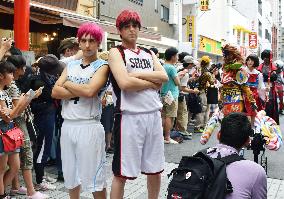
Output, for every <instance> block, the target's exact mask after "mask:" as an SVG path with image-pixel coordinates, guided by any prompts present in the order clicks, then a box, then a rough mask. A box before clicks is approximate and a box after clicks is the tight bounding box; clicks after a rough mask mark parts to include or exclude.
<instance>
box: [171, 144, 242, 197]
mask: <svg viewBox="0 0 284 199" xmlns="http://www.w3.org/2000/svg"><path fill="white" fill-rule="evenodd" d="M206 151H207V150H206V149H205V150H202V151H200V152H198V153H196V154H195V155H193V156H183V157H182V159H181V161H180V163H179V166H178V168H176V169H174V170H172V171H171V173H170V174H169V175H168V177H170V176H172V180H171V182H170V183H169V186H168V196H167V199H177V198H179V199H209V198H210V199H223V198H225V196H226V194H228V193H232V192H233V187H232V184H231V182H230V181H229V180H228V178H227V173H226V165H228V164H230V163H232V162H235V161H240V160H244V159H243V158H242V157H240V156H239V155H238V154H232V155H229V156H226V157H223V158H220V154H218V156H219V158H211V157H210V156H208V155H207V154H206ZM215 151H216V148H213V149H212V150H211V151H210V152H209V153H212V152H215Z"/></svg>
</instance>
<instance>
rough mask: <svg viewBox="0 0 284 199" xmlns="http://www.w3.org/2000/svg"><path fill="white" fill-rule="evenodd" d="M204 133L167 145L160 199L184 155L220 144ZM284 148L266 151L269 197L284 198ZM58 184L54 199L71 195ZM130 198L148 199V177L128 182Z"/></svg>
mask: <svg viewBox="0 0 284 199" xmlns="http://www.w3.org/2000/svg"><path fill="white" fill-rule="evenodd" d="M280 121H281V122H280V123H281V124H283V125H281V129H282V132H284V117H281V118H280ZM199 138H200V134H194V135H193V139H192V140H188V141H184V142H183V143H182V144H178V145H165V157H166V165H165V171H164V172H163V174H162V186H161V193H160V196H159V198H161V199H165V198H166V193H167V185H168V178H167V174H169V173H170V171H171V170H172V169H174V168H176V167H177V164H178V163H179V161H180V159H181V157H182V156H185V155H186V156H188V155H192V154H193V153H195V152H196V151H198V150H200V149H203V148H205V147H209V146H214V145H215V144H216V143H217V139H216V135H213V136H212V138H211V139H210V141H209V143H208V144H207V145H205V146H202V145H201V144H199ZM283 151H284V148H283V147H282V148H281V149H280V150H279V151H277V152H275V151H266V152H265V153H266V156H267V158H268V177H269V178H268V181H267V188H268V199H284V180H283V179H284V169H283V167H282V164H283V162H284V161H283V160H284V157H283ZM244 154H245V158H246V159H250V160H253V155H252V151H250V150H245V153H244ZM111 161H112V155H110V156H108V157H107V162H106V166H107V179H108V180H107V184H108V187H107V191H108V198H109V193H110V185H111V179H112V172H111ZM46 171H47V172H46V173H47V175H49V176H51V177H54V178H55V177H56V168H55V167H48V168H47V169H46ZM21 183H22V184H23V180H22V179H21ZM55 185H56V186H57V189H56V190H55V191H48V192H46V193H47V194H49V196H50V198H54V199H61V198H62V199H63V198H69V197H68V192H67V190H66V189H65V188H64V185H63V183H61V182H56V183H55ZM15 198H17V199H21V198H25V197H24V196H17V197H15ZM81 198H82V199H87V198H92V195H91V194H90V193H82V195H81ZM124 198H126V199H147V186H146V176H144V175H140V176H139V177H138V178H137V179H136V180H134V181H128V183H127V184H126V188H125V197H124Z"/></svg>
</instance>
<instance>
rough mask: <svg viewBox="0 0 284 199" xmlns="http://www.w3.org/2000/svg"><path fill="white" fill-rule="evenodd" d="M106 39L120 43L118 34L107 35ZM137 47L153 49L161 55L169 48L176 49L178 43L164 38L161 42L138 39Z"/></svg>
mask: <svg viewBox="0 0 284 199" xmlns="http://www.w3.org/2000/svg"><path fill="white" fill-rule="evenodd" d="M108 39H109V40H115V41H119V42H120V41H121V38H120V36H119V35H118V34H108ZM137 45H138V46H142V47H145V48H151V47H155V48H157V49H158V50H159V52H161V53H163V52H165V50H166V49H167V48H169V47H177V46H178V41H177V40H174V39H170V38H166V37H161V41H157V40H151V39H145V38H142V37H139V38H138V40H137Z"/></svg>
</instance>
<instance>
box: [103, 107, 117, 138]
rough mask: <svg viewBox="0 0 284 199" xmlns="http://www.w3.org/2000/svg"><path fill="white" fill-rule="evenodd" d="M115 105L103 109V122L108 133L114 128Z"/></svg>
mask: <svg viewBox="0 0 284 199" xmlns="http://www.w3.org/2000/svg"><path fill="white" fill-rule="evenodd" d="M113 114H114V105H113V104H111V105H107V106H106V107H105V108H103V111H102V116H101V122H102V125H103V126H104V129H105V132H106V133H111V132H112V127H113V120H114V116H113Z"/></svg>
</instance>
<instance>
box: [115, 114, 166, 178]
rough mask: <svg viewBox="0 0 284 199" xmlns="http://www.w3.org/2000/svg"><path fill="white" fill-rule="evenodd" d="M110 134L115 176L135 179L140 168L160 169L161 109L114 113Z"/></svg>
mask: <svg viewBox="0 0 284 199" xmlns="http://www.w3.org/2000/svg"><path fill="white" fill-rule="evenodd" d="M113 134H114V157H113V162H112V171H113V173H114V175H115V176H118V177H122V178H126V179H135V178H136V177H137V176H138V175H139V173H140V172H141V173H142V174H146V175H155V174H159V173H161V172H163V170H164V163H165V156H164V138H163V129H162V119H161V113H160V111H155V112H151V113H139V114H129V113H122V114H116V115H115V121H114V128H113Z"/></svg>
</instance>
